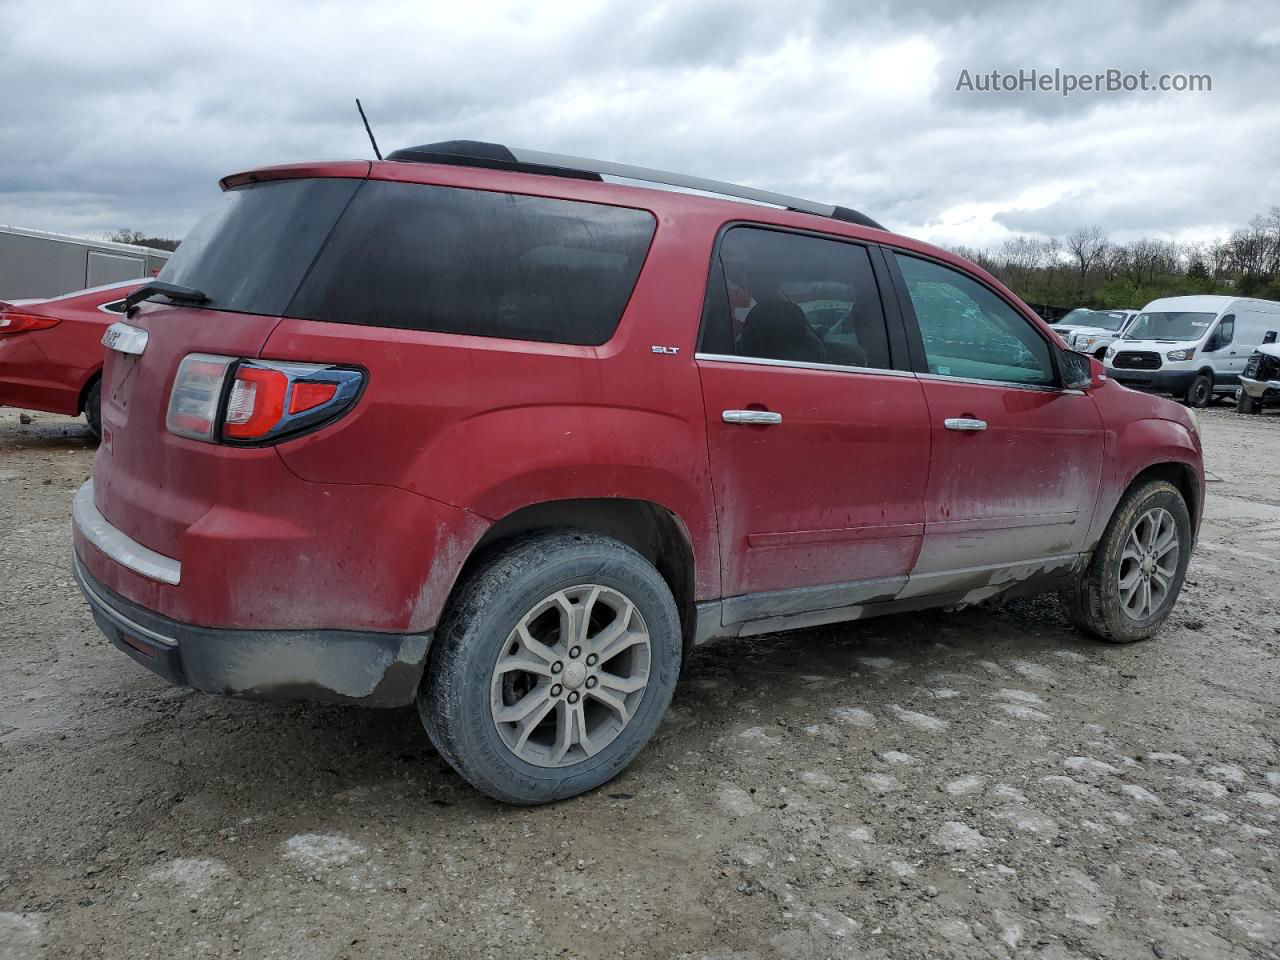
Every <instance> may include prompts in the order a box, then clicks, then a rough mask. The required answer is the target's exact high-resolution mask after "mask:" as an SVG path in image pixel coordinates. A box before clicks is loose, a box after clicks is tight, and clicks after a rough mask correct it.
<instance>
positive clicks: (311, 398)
mask: <svg viewBox="0 0 1280 960" xmlns="http://www.w3.org/2000/svg"><path fill="white" fill-rule="evenodd" d="M363 384H364V374H363V373H362V372H361V371H359V370H353V369H350V368H347V367H335V366H329V365H326V364H319V363H287V362H275V361H266V360H241V359H238V358H236V357H219V356H213V355H210V354H204V353H192V354H188V355H187V356H186V357H184V358H183V360H182V363H181V364H180V365H179V366H178V374H177V376H176V377H175V378H174V381H173V390H172V392H171V393H170V394H169V414H168V417H167V418H166V423H167V425H168V428H169V431H170V432H171V433H175V434H177V435H178V436H181V437H189V438H191V439H192V440H204V441H206V442H209V443H230V444H258V443H273V442H275V441H278V440H284V439H286V438H288V437H293V436H297V435H298V434H300V433H303V432H305V431H308V430H312V429H314V428H316V427H318V426H321V425H323V424H326V423H329V422H330V421H332V420H335V419H337V418H338V417H340V416H341V415H342V414H343V413H345V412H346V411H347V410H348V409H350V407H351V406H352V405H353V404H354V403H355V401H356V398H357V397H358V396H359V395H360V390H361V387H362V386H363Z"/></svg>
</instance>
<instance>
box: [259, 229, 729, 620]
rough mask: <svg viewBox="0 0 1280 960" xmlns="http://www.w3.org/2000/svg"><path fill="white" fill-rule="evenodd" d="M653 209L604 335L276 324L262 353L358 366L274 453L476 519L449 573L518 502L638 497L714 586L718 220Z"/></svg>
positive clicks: (713, 592) (312, 473)
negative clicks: (664, 513)
mask: <svg viewBox="0 0 1280 960" xmlns="http://www.w3.org/2000/svg"><path fill="white" fill-rule="evenodd" d="M655 213H656V215H657V216H658V218H659V224H658V228H657V231H656V232H655V238H654V241H653V245H652V247H651V249H650V253H649V256H648V258H647V260H646V262H645V265H644V268H643V269H642V271H641V274H640V277H639V280H638V282H637V285H636V289H635V292H634V293H633V295H632V297H631V301H630V303H629V304H628V306H627V309H626V311H625V312H624V314H623V317H622V320H621V322H620V324H619V327H618V330H617V332H616V333H615V335H614V336H613V338H612V339H611V340H610V341H608V342H607V343H605V344H604V345H602V346H599V347H587V346H571V345H562V344H547V343H532V342H526V341H518V340H504V339H496V338H484V337H469V336H457V335H450V334H437V333H427V332H419V331H408V330H395V329H388V328H378V327H361V326H354V325H346V324H337V323H325V322H320V321H312V320H293V319H286V320H284V321H283V322H281V324H280V325H279V326H278V327H277V328H276V329H275V330H274V331H273V333H272V335H271V337H270V338H269V339H268V341H267V343H266V345H265V346H264V348H263V350H262V356H263V357H265V358H269V359H281V360H305V361H315V362H332V363H343V364H357V365H359V366H362V367H364V368H365V369H366V370H367V371H368V373H369V379H368V383H367V386H366V388H365V392H364V394H363V395H362V397H361V400H360V403H359V405H358V407H357V409H356V410H355V411H353V412H352V413H351V414H350V415H348V416H347V417H346V418H345V419H343V420H342V421H340V422H339V423H337V424H335V425H334V426H333V427H331V428H329V429H326V430H321V431H319V432H317V433H315V434H313V435H311V436H308V437H303V438H300V439H299V440H296V441H292V442H289V443H286V444H283V445H282V446H280V447H279V448H278V450H279V452H280V455H281V457H282V458H283V459H284V462H285V463H286V464H287V465H288V467H289V468H290V469H291V470H293V471H294V472H295V473H297V474H298V475H299V476H300V477H303V478H305V479H307V480H312V481H316V482H324V483H350V484H367V483H380V484H390V485H394V486H397V487H400V488H402V489H404V490H408V491H411V492H413V493H416V494H419V495H421V496H424V497H428V498H430V499H433V500H436V501H439V502H441V503H443V504H447V505H451V506H454V507H458V508H462V509H465V510H466V511H468V512H469V513H471V514H474V515H476V516H478V517H480V518H482V519H483V520H484V521H485V522H484V523H483V524H482V525H477V526H476V527H474V528H472V530H471V531H470V534H469V535H470V536H472V537H473V538H474V539H473V541H472V542H471V543H467V544H464V543H457V544H455V546H456V550H455V551H453V552H452V553H451V555H450V556H449V557H447V558H439V559H438V560H437V561H436V563H437V564H439V563H440V562H445V563H448V564H452V565H454V566H455V567H456V568H460V567H461V565H462V563H463V562H464V561H465V559H466V557H467V555H468V554H469V553H470V549H471V548H472V547H474V544H475V541H478V539H479V537H480V535H481V534H482V533H483V531H484V529H486V528H487V527H488V526H489V525H491V523H492V522H495V521H497V520H499V519H501V518H502V517H505V516H507V515H508V514H510V513H512V512H514V511H516V510H519V509H520V508H522V507H525V506H529V505H532V504H537V503H542V502H547V501H554V500H565V499H576V498H614V497H616V498H629V499H637V500H646V501H650V502H653V503H656V504H658V505H659V506H662V507H664V508H666V509H667V510H669V511H670V512H671V513H673V514H675V516H676V517H677V518H678V519H679V520H680V521H681V523H682V524H683V525H684V527H685V529H686V530H687V532H688V534H689V537H690V540H691V546H692V548H693V553H694V560H695V571H696V572H695V590H696V594H697V597H698V598H700V599H701V598H706V597H714V596H718V595H719V574H720V564H719V556H718V548H717V543H716V533H715V519H714V518H715V512H714V506H713V504H712V500H711V483H710V476H709V467H708V461H707V446H706V436H705V426H704V421H703V416H704V414H703V405H702V394H701V388H700V384H699V381H698V375H697V369H696V367H695V365H694V360H693V354H694V346H695V340H696V337H697V331H698V321H699V317H700V314H701V308H702V296H703V291H704V288H705V282H706V271H707V263H708V258H709V256H710V250H711V241H712V238H713V237H714V234H715V228H716V226H717V225H718V222H719V221H718V220H708V221H706V222H700V221H698V220H697V219H696V218H690V219H688V220H682V219H680V218H679V217H676V216H672V215H665V214H661V213H657V212H655ZM654 346H663V347H675V348H676V349H677V350H678V352H677V353H675V354H670V353H655V352H653V350H652V347H654ZM454 572H455V573H456V569H455V571H454ZM439 575H440V574H439V571H435V572H434V573H433V578H434V577H437V576H439ZM434 592H435V591H433V593H434ZM434 599H435V598H434V597H433V601H434Z"/></svg>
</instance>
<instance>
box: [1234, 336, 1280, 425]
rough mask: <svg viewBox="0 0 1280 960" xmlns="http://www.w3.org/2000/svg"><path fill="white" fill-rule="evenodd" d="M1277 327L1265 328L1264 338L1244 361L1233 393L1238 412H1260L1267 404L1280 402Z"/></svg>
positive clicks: (1279, 361) (1279, 347)
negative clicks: (1238, 385)
mask: <svg viewBox="0 0 1280 960" xmlns="http://www.w3.org/2000/svg"><path fill="white" fill-rule="evenodd" d="M1276 333H1277V331H1276V330H1268V331H1267V332H1266V334H1265V335H1264V336H1263V342H1262V344H1261V345H1259V347H1258V349H1257V350H1255V351H1254V352H1253V356H1251V357H1250V358H1249V360H1248V362H1246V363H1245V366H1244V373H1243V374H1241V376H1240V391H1239V392H1238V393H1237V394H1236V409H1237V410H1238V411H1240V412H1241V413H1261V412H1262V408H1263V407H1265V406H1267V405H1268V404H1274V403H1280V344H1278V343H1276Z"/></svg>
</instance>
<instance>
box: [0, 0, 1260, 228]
mask: <svg viewBox="0 0 1280 960" xmlns="http://www.w3.org/2000/svg"><path fill="white" fill-rule="evenodd" d="M1055 68H1059V69H1061V70H1063V71H1068V72H1073V73H1077V74H1091V73H1094V72H1099V71H1105V70H1107V69H1118V70H1124V71H1130V72H1133V73H1137V72H1138V71H1140V70H1147V71H1148V72H1149V73H1150V74H1151V75H1152V77H1153V78H1154V77H1157V76H1159V75H1160V74H1164V73H1169V74H1175V73H1177V74H1189V73H1196V74H1200V73H1207V74H1210V75H1211V77H1212V91H1211V92H1199V93H1153V92H1146V93H1142V92H1134V93H1128V94H1126V93H1098V94H1085V93H1076V94H1074V95H1073V96H1070V97H1065V98H1064V97H1062V96H1060V95H1059V94H1056V93H1030V92H1025V93H1013V94H1009V93H1002V94H989V93H980V92H976V91H959V92H957V90H956V85H957V82H958V80H959V78H960V76H961V71H962V70H968V71H969V72H970V75H971V76H973V77H976V75H978V74H981V73H989V72H990V71H991V70H993V69H997V70H1001V71H1009V72H1011V71H1017V70H1019V69H1025V70H1031V69H1038V70H1041V71H1050V72H1051V71H1053V70H1054V69H1055ZM1277 81H1280V4H1276V3H1275V2H1273V0H1265V2H1264V0H1258V2H1252V3H1251V2H1243V3H1220V2H1176V0H1175V2H1157V0H1146V2H1136V3H1129V2H1116V0H1104V2H1092V0H1077V2H1073V3H1060V2H1055V3H1044V4H1040V5H1034V4H1028V3H1024V2H1012V0H1011V2H1007V3H1006V2H989V3H981V4H979V3H974V2H972V0H970V2H969V3H965V2H947V0H936V2H926V3H906V2H898V3H895V2H884V3H879V2H871V0H862V2H856V3H855V2H852V0H789V2H786V3H782V2H778V0H761V2H751V0H739V2H730V0H705V2H693V0H689V2H671V3H661V2H656V3H655V2H647V3H639V2H636V3H623V2H604V0H601V2H594V3H568V2H565V3H557V2H553V0H543V2H534V0H523V2H519V3H512V4H507V5H502V4H494V5H489V4H485V3H480V2H474V0H473V2H469V3H457V2H454V3H440V2H433V0H414V2H404V3H400V2H386V0H364V2H362V3H353V2H350V0H343V2H333V3H330V2H324V0H320V2H317V0H309V2H291V0H273V2H270V3H264V2H259V3H255V4H252V5H251V4H236V3H228V2H226V0H220V2H218V3H204V2H198V0H166V2H165V3H162V4H161V3H158V4H154V5H147V4H142V3H137V4H134V3H122V2H102V0H97V2H92V3H74V2H59V0H30V2H28V0H0V91H3V94H2V99H0V223H9V224H15V225H20V226H26V227H33V228H38V229H45V230H54V231H60V232H65V233H73V234H80V235H86V236H98V235H101V234H102V233H104V232H106V231H109V230H113V229H117V228H123V227H128V228H132V229H138V230H142V231H144V232H147V233H156V234H160V235H167V236H181V235H182V234H184V233H185V232H186V230H187V229H188V228H189V227H190V226H191V225H192V223H193V222H194V221H195V220H196V219H197V218H198V216H199V215H200V214H201V213H202V212H203V211H204V210H206V209H207V208H208V207H209V206H210V205H211V204H212V203H214V202H215V200H216V198H217V186H216V181H217V179H218V177H220V176H222V175H224V174H226V173H229V172H232V171H236V170H242V169H245V168H249V167H253V166H255V165H261V164H270V163H280V162H286V161H290V160H299V159H314V158H338V157H367V156H369V155H370V148H369V145H368V142H367V140H366V139H365V136H364V132H363V129H362V128H361V127H360V125H359V120H358V117H357V115H356V113H355V109H354V106H353V104H352V99H353V97H355V96H360V97H361V98H362V99H363V101H364V103H365V106H366V109H367V110H368V112H369V114H370V119H371V120H372V122H373V124H374V129H375V132H376V133H377V135H378V138H379V142H380V144H381V145H382V147H383V149H384V151H387V150H390V149H393V148H395V147H398V146H407V145H410V144H417V143H427V142H431V141H435V140H445V139H462V138H465V139H479V140H495V141H498V142H505V143H509V144H513V145H518V146H524V147H529V148H534V149H543V150H553V151H558V152H564V153H574V154H581V155H586V156H593V157H599V158H602V159H609V160H618V161H623V162H630V163H638V164H643V165H647V166H655V167H661V168H665V169H672V170H678V171H681V172H687V173H693V174H699V175H702V176H708V177H713V178H716V179H723V180H733V181H737V182H740V183H746V184H751V185H753V186H758V187H763V188H767V189H773V190H778V191H782V192H785V193H792V194H797V195H800V196H804V197H808V198H811V199H814V200H820V201H825V202H833V203H842V204H845V205H849V206H855V207H858V208H860V209H862V210H864V211H865V212H867V213H869V214H870V215H871V216H873V217H875V218H876V219H878V220H880V221H881V222H882V223H884V224H886V225H887V226H889V227H890V229H893V230H895V231H898V232H902V233H906V234H909V235H912V236H917V237H922V238H925V239H928V240H932V241H934V242H938V243H945V244H949V245H953V244H959V243H964V244H975V245H992V244H998V243H999V242H1001V241H1002V240H1003V239H1005V238H1007V237H1009V236H1012V235H1014V234H1019V233H1033V234H1045V235H1048V234H1055V233H1056V234H1063V233H1065V232H1067V231H1069V230H1070V229H1071V228H1072V227H1074V226H1077V225H1088V224H1097V225H1099V226H1101V227H1102V228H1103V229H1104V230H1106V231H1107V232H1108V233H1109V234H1110V235H1111V236H1112V237H1113V238H1114V239H1117V240H1127V239H1132V238H1135V237H1138V236H1161V237H1170V238H1178V239H1199V238H1209V237H1213V236H1216V235H1221V234H1225V233H1226V232H1228V231H1229V230H1230V229H1231V228H1232V227H1234V226H1237V225H1240V224H1242V223H1243V222H1245V221H1246V220H1247V219H1248V218H1249V217H1250V216H1251V215H1253V214H1255V213H1259V212H1263V211H1265V210H1266V209H1267V208H1269V207H1270V206H1272V205H1276V204H1280V96H1277V90H1278V89H1280V83H1278V82H1277Z"/></svg>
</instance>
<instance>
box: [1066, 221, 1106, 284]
mask: <svg viewBox="0 0 1280 960" xmlns="http://www.w3.org/2000/svg"><path fill="white" fill-rule="evenodd" d="M1067 250H1068V252H1069V253H1070V254H1071V256H1072V257H1073V258H1074V259H1075V263H1076V275H1077V279H1078V281H1079V285H1080V290H1081V291H1082V292H1083V291H1084V290H1085V288H1086V282H1087V280H1088V278H1089V272H1090V271H1091V270H1094V269H1095V268H1097V266H1098V264H1099V263H1100V262H1101V261H1102V258H1103V257H1104V256H1105V255H1106V252H1107V238H1106V235H1105V234H1103V232H1102V228H1101V227H1099V226H1092V227H1077V228H1076V229H1075V230H1072V231H1071V233H1069V234H1068V235H1067Z"/></svg>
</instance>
